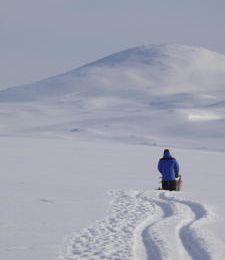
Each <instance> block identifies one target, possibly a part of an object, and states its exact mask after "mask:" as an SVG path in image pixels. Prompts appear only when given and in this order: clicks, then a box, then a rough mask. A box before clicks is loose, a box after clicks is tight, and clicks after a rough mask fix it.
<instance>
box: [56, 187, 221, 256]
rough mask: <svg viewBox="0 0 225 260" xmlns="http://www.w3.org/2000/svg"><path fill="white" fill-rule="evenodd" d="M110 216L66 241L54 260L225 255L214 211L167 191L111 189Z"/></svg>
mask: <svg viewBox="0 0 225 260" xmlns="http://www.w3.org/2000/svg"><path fill="white" fill-rule="evenodd" d="M111 195H112V197H113V201H112V203H111V212H110V214H109V216H108V217H107V218H106V219H104V220H102V221H100V222H98V223H96V225H94V226H92V227H89V228H87V229H84V230H83V231H81V232H80V233H78V234H74V235H73V236H72V237H71V238H68V239H66V240H65V244H64V246H63V249H62V251H61V253H60V256H59V257H58V259H59V260H74V259H80V260H82V259H85V260H97V259H110V260H127V259H134V260H141V259H147V260H152V259H153V260H164V259H166V260H172V259H194V260H197V259H198V260H203V259H204V260H210V259H215V260H216V259H225V250H223V248H224V245H223V243H222V242H221V241H219V240H218V239H217V238H216V237H215V236H214V235H213V234H211V233H210V231H209V230H207V225H206V224H208V223H210V222H211V221H212V220H213V218H214V215H213V213H212V212H211V211H210V210H209V209H208V208H206V207H205V206H204V205H202V204H201V203H199V202H195V201H190V200H187V199H185V198H181V195H182V193H180V194H178V193H175V192H168V191H151V192H141V191H115V192H111Z"/></svg>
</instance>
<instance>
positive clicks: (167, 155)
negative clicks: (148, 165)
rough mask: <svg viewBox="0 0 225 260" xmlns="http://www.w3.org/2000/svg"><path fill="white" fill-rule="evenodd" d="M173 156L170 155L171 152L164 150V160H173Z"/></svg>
mask: <svg viewBox="0 0 225 260" xmlns="http://www.w3.org/2000/svg"><path fill="white" fill-rule="evenodd" d="M171 157H172V156H171V154H170V151H169V150H167V149H165V150H164V153H163V158H171Z"/></svg>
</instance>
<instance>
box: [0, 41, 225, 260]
mask: <svg viewBox="0 0 225 260" xmlns="http://www.w3.org/2000/svg"><path fill="white" fill-rule="evenodd" d="M224 80H225V57H224V56H223V55H221V54H218V53H214V52H211V51H209V50H206V49H202V48H195V47H188V46H180V45H160V46H154V45H149V46H143V47H137V48H134V49H130V50H125V51H123V52H120V53H117V54H114V55H111V56H109V57H106V58H104V59H102V60H99V61H96V62H93V63H91V64H88V65H86V66H84V67H82V68H78V69H75V70H73V71H71V72H68V73H65V74H62V75H58V76H56V77H53V78H49V79H46V80H42V81H40V82H37V83H34V84H31V85H27V86H18V87H15V88H11V89H8V90H3V91H0V158H1V169H2V170H1V172H0V193H1V196H0V203H1V214H0V226H1V232H0V244H1V249H0V250H1V257H2V258H3V259H4V260H12V259H17V260H20V259H21V260H25V259H29V260H30V259H32V260H40V259H48V260H53V259H59V260H73V259H79V260H80V259H85V260H87V259H88V260H89V259H96V260H97V259H112V260H113V259H117V260H118V259H123V260H126V259H135V260H136V259H157V260H158V259H174V255H176V258H177V259H198V260H199V259H200V260H201V259H204V260H205V259H219V260H220V259H224V257H225V249H224V248H225V225H224V224H225V220H224V215H225V207H224V206H225V205H224V195H225V194H224V187H223V186H224V181H225V177H224V171H223V169H224V168H225V154H224V145H225V131H224V126H225V125H224V122H225V121H224V112H225V110H224V102H225V101H224V100H225V92H224ZM165 147H166V148H170V150H171V152H172V155H174V156H175V157H176V158H177V160H178V161H179V163H180V167H181V174H182V176H183V189H182V191H181V192H165V191H159V190H156V188H157V187H158V185H159V174H158V172H157V169H156V166H157V163H158V160H159V158H160V157H161V156H162V152H163V149H164V148H165Z"/></svg>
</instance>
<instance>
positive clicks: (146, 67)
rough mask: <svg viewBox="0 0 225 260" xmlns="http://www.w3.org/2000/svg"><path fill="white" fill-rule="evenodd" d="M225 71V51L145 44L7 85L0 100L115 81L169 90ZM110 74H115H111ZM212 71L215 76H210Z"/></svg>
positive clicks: (23, 98) (58, 93)
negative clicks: (65, 69) (157, 86)
mask: <svg viewBox="0 0 225 260" xmlns="http://www.w3.org/2000/svg"><path fill="white" fill-rule="evenodd" d="M224 71H225V55H223V54H219V53H216V52H213V51H210V50H207V49H205V48H199V47H198V48H197V47H189V46H186V45H178V44H163V45H143V46H139V47H134V48H130V49H127V50H123V51H120V52H117V53H115V54H112V55H109V56H106V57H103V58H101V59H99V60H97V61H94V62H91V63H88V64H86V65H83V66H81V67H78V68H76V69H73V70H71V71H68V72H65V73H62V74H58V75H55V76H53V77H48V78H47V79H43V80H40V81H37V82H34V83H31V84H26V85H22V86H16V87H12V88H8V89H4V90H2V91H0V101H2V102H4V101H29V100H32V101H34V100H38V99H42V98H46V97H47V98H51V97H60V96H63V95H67V94H72V93H74V94H78V95H79V93H82V91H84V89H86V91H84V92H85V93H86V94H88V93H87V92H88V91H92V89H93V88H96V92H105V91H106V90H105V89H106V88H109V87H110V86H112V85H115V84H117V85H118V84H120V85H121V86H122V85H123V84H124V85H125V86H126V85H130V86H132V85H133V86H134V85H136V86H137V87H138V85H139V86H141V87H149V86H150V88H151V89H152V85H157V84H158V83H159V84H158V85H164V90H165V89H167V90H168V89H169V88H172V85H177V84H179V83H180V84H184V85H185V84H186V85H190V84H189V83H190V80H193V79H194V78H197V80H196V81H197V82H198V81H199V77H198V75H200V74H205V75H204V77H206V78H207V77H208V79H207V80H205V82H204V83H202V82H203V80H202V79H201V80H200V81H201V82H200V83H199V85H201V84H203V85H208V84H206V81H208V83H209V81H212V78H214V77H216V78H219V77H221V78H222V79H221V82H224V81H225V72H224ZM194 73H196V75H194ZM213 73H214V74H215V75H213ZM110 74H113V75H112V77H111V78H110ZM197 74H198V75H197ZM209 74H212V76H211V77H209V76H210V75H209ZM202 76H203V75H202ZM179 77H181V79H180V80H178V79H179ZM116 78H117V79H118V80H116ZM202 78H203V77H202ZM119 80H120V82H118V81H119ZM167 82H168V83H167ZM166 84H167V85H168V86H167V87H165V86H166ZM196 84H197V83H196V82H194V85H196ZM81 85H82V87H80V86H81ZM77 86H78V87H77ZM121 89H122V87H121ZM85 93H84V94H85ZM92 94H95V93H92ZM109 94H110V93H109Z"/></svg>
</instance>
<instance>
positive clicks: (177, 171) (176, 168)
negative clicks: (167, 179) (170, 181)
mask: <svg viewBox="0 0 225 260" xmlns="http://www.w3.org/2000/svg"><path fill="white" fill-rule="evenodd" d="M179 168H180V167H179V164H178V162H177V161H176V159H175V164H174V172H175V177H176V178H178V176H179V171H180V169H179Z"/></svg>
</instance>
